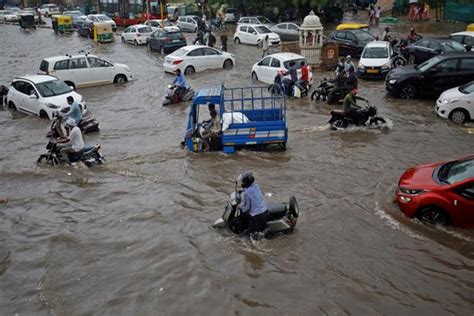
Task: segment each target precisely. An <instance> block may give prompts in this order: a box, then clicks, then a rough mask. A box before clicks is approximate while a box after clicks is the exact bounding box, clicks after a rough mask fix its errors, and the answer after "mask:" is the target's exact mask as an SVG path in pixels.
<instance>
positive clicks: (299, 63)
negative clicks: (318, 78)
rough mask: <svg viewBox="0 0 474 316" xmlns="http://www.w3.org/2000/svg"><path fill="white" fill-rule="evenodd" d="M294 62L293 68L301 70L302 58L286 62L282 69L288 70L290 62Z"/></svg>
mask: <svg viewBox="0 0 474 316" xmlns="http://www.w3.org/2000/svg"><path fill="white" fill-rule="evenodd" d="M292 61H294V62H295V65H294V66H293V67H297V68H298V69H299V68H301V62H302V61H305V60H304V58H298V59H291V60H287V61H285V62H284V63H283V67H285V68H286V69H290V62H292Z"/></svg>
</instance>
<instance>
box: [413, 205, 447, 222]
mask: <svg viewBox="0 0 474 316" xmlns="http://www.w3.org/2000/svg"><path fill="white" fill-rule="evenodd" d="M418 218H419V219H420V220H421V221H422V222H423V223H427V224H430V225H448V224H449V217H448V215H447V214H446V213H445V212H444V211H443V210H441V209H438V208H436V207H427V208H425V209H423V210H421V211H420V214H419V216H418Z"/></svg>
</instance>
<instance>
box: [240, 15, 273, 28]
mask: <svg viewBox="0 0 474 316" xmlns="http://www.w3.org/2000/svg"><path fill="white" fill-rule="evenodd" d="M237 24H238V25H241V24H252V25H264V26H266V27H268V28H270V27H272V26H273V25H275V23H273V22H272V21H270V20H269V19H267V18H266V17H264V16H262V15H256V16H243V17H241V18H240V19H239V21H238V22H237Z"/></svg>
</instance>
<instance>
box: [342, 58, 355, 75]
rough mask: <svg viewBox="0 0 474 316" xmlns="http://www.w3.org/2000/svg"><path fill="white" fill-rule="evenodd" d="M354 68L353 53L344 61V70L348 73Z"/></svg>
mask: <svg viewBox="0 0 474 316" xmlns="http://www.w3.org/2000/svg"><path fill="white" fill-rule="evenodd" d="M350 69H352V70H353V71H354V69H355V67H354V63H353V62H352V57H351V55H347V56H346V60H345V61H344V70H345V71H346V73H349V70H350Z"/></svg>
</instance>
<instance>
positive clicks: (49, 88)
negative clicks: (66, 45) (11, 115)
mask: <svg viewBox="0 0 474 316" xmlns="http://www.w3.org/2000/svg"><path fill="white" fill-rule="evenodd" d="M69 96H71V97H73V98H74V100H75V101H77V102H78V103H80V104H82V105H83V108H84V109H85V108H86V107H85V104H84V100H83V98H82V96H81V95H80V94H78V93H77V92H75V91H73V90H72V89H71V87H69V86H68V85H67V84H65V83H64V82H63V81H61V80H59V79H57V78H55V77H52V76H45V75H32V76H29V75H26V76H24V77H18V78H15V79H13V82H12V84H11V87H10V89H9V90H8V93H7V99H6V104H7V105H8V107H9V108H10V109H12V110H19V111H22V112H24V113H27V114H34V115H38V116H39V117H41V118H46V119H50V120H51V119H52V118H53V113H54V112H57V111H60V110H62V109H63V108H65V107H69V104H68V103H67V97H69Z"/></svg>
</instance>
